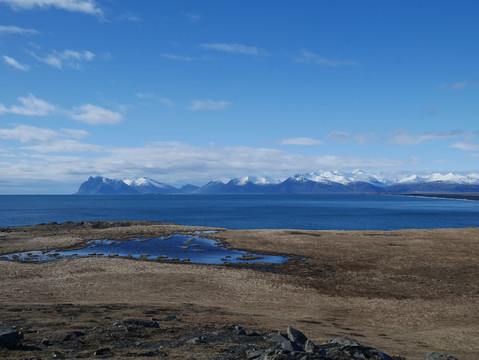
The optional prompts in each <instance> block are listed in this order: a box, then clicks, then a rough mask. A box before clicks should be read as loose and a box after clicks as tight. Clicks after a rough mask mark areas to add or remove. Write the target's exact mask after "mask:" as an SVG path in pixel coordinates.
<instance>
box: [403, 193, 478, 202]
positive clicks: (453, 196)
mask: <svg viewBox="0 0 479 360" xmlns="http://www.w3.org/2000/svg"><path fill="white" fill-rule="evenodd" d="M395 195H403V196H404V195H405V196H420V197H432V198H441V199H461V200H475V201H479V195H468V194H464V195H463V194H418V193H414V194H395Z"/></svg>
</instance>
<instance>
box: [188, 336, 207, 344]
mask: <svg viewBox="0 0 479 360" xmlns="http://www.w3.org/2000/svg"><path fill="white" fill-rule="evenodd" d="M187 343H188V344H201V343H204V341H203V340H201V339H200V338H199V337H194V338H192V339H190V340H188V341H187Z"/></svg>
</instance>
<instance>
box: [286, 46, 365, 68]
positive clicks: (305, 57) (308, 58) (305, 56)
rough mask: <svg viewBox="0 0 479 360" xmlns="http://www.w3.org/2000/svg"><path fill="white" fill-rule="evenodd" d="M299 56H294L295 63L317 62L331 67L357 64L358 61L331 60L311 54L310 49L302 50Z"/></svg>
mask: <svg viewBox="0 0 479 360" xmlns="http://www.w3.org/2000/svg"><path fill="white" fill-rule="evenodd" d="M301 55H302V56H301V57H300V58H296V59H295V62H297V63H306V64H308V63H311V64H319V65H325V66H331V67H339V66H354V65H359V63H358V62H356V61H353V60H331V59H328V58H326V57H324V56H321V55H317V54H313V53H312V52H310V51H307V50H303V51H302V52H301Z"/></svg>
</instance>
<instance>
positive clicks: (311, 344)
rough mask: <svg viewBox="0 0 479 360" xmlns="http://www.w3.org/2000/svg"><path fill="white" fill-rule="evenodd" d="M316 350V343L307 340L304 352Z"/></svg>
mask: <svg viewBox="0 0 479 360" xmlns="http://www.w3.org/2000/svg"><path fill="white" fill-rule="evenodd" d="M314 349H316V345H314V342H312V341H311V340H309V339H308V340H306V343H305V344H304V351H309V352H312V351H314Z"/></svg>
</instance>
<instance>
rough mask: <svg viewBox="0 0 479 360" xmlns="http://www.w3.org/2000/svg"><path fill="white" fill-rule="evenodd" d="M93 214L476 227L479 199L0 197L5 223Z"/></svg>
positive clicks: (276, 225) (318, 226) (349, 226)
mask: <svg viewBox="0 0 479 360" xmlns="http://www.w3.org/2000/svg"><path fill="white" fill-rule="evenodd" d="M93 220H105V221H115V220H150V221H160V222H172V223H177V224H182V225H199V226H211V227H221V228H228V229H308V230H395V229H434V228H462V227H470V226H475V227H477V226H479V201H471V200H456V199H437V198H422V197H409V196H394V195H346V194H340V195H333V194H327V195H297V194H294V195H293V194H291V195H151V196H150V195H138V196H137V195H127V196H105V195H103V196H75V195H54V196H51V195H38V196H33V195H18V196H17V195H2V196H0V227H6V226H19V225H36V224H40V223H49V222H58V223H62V222H66V221H93Z"/></svg>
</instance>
